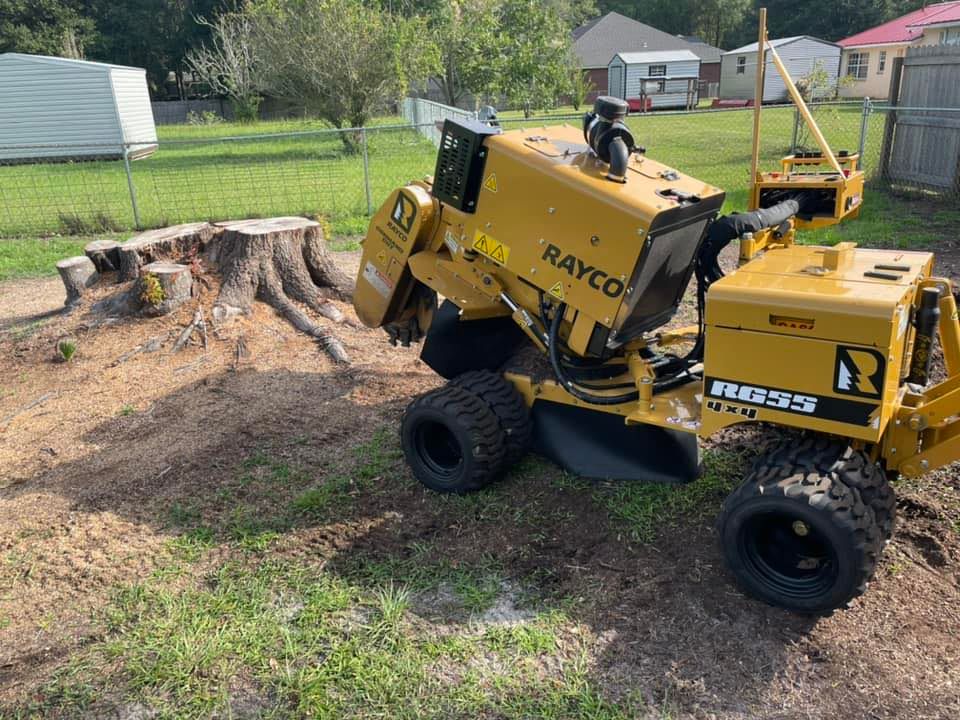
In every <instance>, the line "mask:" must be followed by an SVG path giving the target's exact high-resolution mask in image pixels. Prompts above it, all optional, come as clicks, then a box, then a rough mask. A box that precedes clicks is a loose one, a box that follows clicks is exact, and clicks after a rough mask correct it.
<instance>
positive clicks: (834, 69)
mask: <svg viewBox="0 0 960 720" xmlns="http://www.w3.org/2000/svg"><path fill="white" fill-rule="evenodd" d="M770 44H771V45H772V46H773V47H774V49H775V50H776V51H777V54H778V55H779V56H780V59H781V60H783V64H784V65H785V66H786V68H787V72H789V73H790V77H791V78H793V80H794V82H796V81H797V80H799V79H800V78H802V77H804V76H805V75H808V74H809V73H810V71H811V70H813V69H814V68H815V67H816V66H817V64H818V63H819V64H820V66H821V67H823V69H824V71H826V73H827V77H828V79H829V81H830V84H831V85H836V82H837V75H838V73H839V72H840V46H839V45H837V44H836V43H832V42H828V41H827V40H821V39H820V38H815V37H811V36H810V35H798V36H796V37H788V38H780V39H779V40H771V41H770ZM757 57H758V53H757V43H751V44H750V45H744V46H743V47H741V48H737V49H736V50H730V51H729V52H725V53H724V54H723V57H722V58H721V60H720V99H721V100H752V99H753V98H754V95H755V92H756V91H755V85H756V81H757ZM788 100H789V97H788V93H787V86H786V84H785V83H784V82H783V78H782V77H780V71H779V70H777V66H776V65H774V64H773V58H772V57H771V56H770V54H769V53H767V54H766V69H765V74H764V80H763V102H765V103H777V102H787V101H788Z"/></svg>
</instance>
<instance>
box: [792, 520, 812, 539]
mask: <svg viewBox="0 0 960 720" xmlns="http://www.w3.org/2000/svg"><path fill="white" fill-rule="evenodd" d="M793 532H794V533H796V534H797V535H799V536H800V537H806V536H807V535H809V534H810V526H809V525H807V524H806V523H805V522H803V520H794V521H793Z"/></svg>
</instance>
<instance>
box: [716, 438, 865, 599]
mask: <svg viewBox="0 0 960 720" xmlns="http://www.w3.org/2000/svg"><path fill="white" fill-rule="evenodd" d="M863 460H864V456H863V454H862V453H860V452H859V451H853V450H850V451H849V452H847V451H846V450H845V449H844V448H842V447H840V446H839V445H838V443H837V442H835V441H832V440H830V439H828V438H821V437H816V436H813V437H804V438H800V439H797V438H794V439H793V440H791V441H789V442H787V443H784V444H783V445H781V446H779V447H777V448H775V449H774V450H773V451H771V452H769V453H768V454H767V455H765V456H764V457H763V458H761V459H760V460H759V461H758V462H757V464H756V465H755V467H754V469H753V471H752V472H751V473H750V475H749V476H748V477H747V479H746V481H745V482H744V483H743V485H741V486H740V487H739V488H738V489H737V490H735V491H734V492H733V493H732V494H731V495H730V497H729V498H727V500H726V502H725V503H724V506H723V510H722V511H721V513H720V517H719V518H718V523H717V524H718V530H719V535H720V542H721V549H722V552H723V554H724V557H725V559H726V561H727V565H728V567H729V569H730V571H731V572H732V573H733V575H734V577H735V578H736V580H737V582H738V584H739V585H740V586H741V587H742V588H743V589H744V591H746V592H747V593H748V594H750V595H752V596H754V597H756V598H758V599H760V600H763V601H765V602H767V603H769V604H771V605H775V606H778V607H783V608H786V609H788V610H793V611H795V612H800V613H807V614H829V613H830V612H831V611H832V610H835V609H836V608H840V607H844V606H846V605H848V604H849V602H850V601H851V600H853V598H855V597H857V596H859V595H862V594H863V593H864V592H865V591H866V589H867V585H868V583H869V581H870V579H871V578H872V577H873V574H874V571H875V570H876V566H877V559H878V557H879V555H880V550H881V547H882V538H881V529H880V527H878V525H877V523H876V518H875V515H874V511H873V509H872V508H871V507H870V506H869V505H868V504H867V503H866V502H864V500H863V498H862V497H861V494H860V491H859V490H858V489H857V488H856V487H855V486H852V485H848V484H847V483H845V482H844V478H848V479H849V478H854V480H855V481H856V482H861V480H862V477H861V476H862V475H863V474H864V473H863V468H864V467H866V466H865V465H864V463H863ZM868 465H869V460H868Z"/></svg>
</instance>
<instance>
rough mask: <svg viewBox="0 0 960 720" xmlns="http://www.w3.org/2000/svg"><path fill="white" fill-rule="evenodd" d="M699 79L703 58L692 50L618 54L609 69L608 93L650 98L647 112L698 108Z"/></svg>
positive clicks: (619, 95) (626, 98)
mask: <svg viewBox="0 0 960 720" xmlns="http://www.w3.org/2000/svg"><path fill="white" fill-rule="evenodd" d="M699 76H700V58H699V57H697V56H696V55H695V54H694V53H692V52H691V51H689V50H663V51H658V52H624V53H617V54H616V55H614V56H613V59H611V60H610V63H609V65H608V66H607V86H608V87H607V93H608V94H609V95H613V96H614V97H618V98H623V99H624V100H627V101H630V100H632V99H636V98H640V97H645V98H648V102H647V104H646V105H647V108H653V109H657V108H671V107H686V106H688V105H690V104H691V103H692V104H693V105H696V104H697V97H696V88H697V82H696V81H697V80H698V78H699ZM691 80H692V81H693V82H691ZM691 91H692V94H693V97H692V98H691V97H690V96H691Z"/></svg>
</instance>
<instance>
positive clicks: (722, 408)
mask: <svg viewBox="0 0 960 720" xmlns="http://www.w3.org/2000/svg"><path fill="white" fill-rule="evenodd" d="M764 24H765V23H764V22H763V18H762V15H761V28H763V26H764ZM759 46H760V47H761V48H765V49H766V52H768V53H769V55H770V56H771V58H772V60H773V64H774V65H775V66H776V67H777V68H778V70H779V72H780V74H781V75H782V76H783V77H784V78H785V79H786V84H787V86H788V90H789V91H790V94H791V96H792V97H793V100H794V103H795V104H796V105H797V107H798V109H799V111H800V113H801V115H802V116H803V117H804V118H805V120H806V122H807V124H808V127H809V128H810V131H811V134H812V135H813V137H814V138H815V139H816V140H817V142H818V144H819V146H820V151H821V152H819V153H803V154H798V155H792V156H790V157H787V158H785V159H784V160H783V166H782V168H781V169H780V170H778V171H776V172H762V173H761V172H758V171H757V158H758V152H757V147H758V138H759V129H760V115H761V107H760V103H759V102H757V104H756V107H755V111H754V112H755V123H754V154H753V169H752V175H751V178H752V183H751V196H750V210H749V211H748V212H744V213H738V214H732V215H727V216H723V217H720V216H719V211H720V209H721V205H722V204H723V202H724V193H723V191H722V190H720V189H718V188H716V187H713V186H711V185H709V184H706V183H704V182H701V181H699V180H697V179H695V178H693V177H690V176H689V175H685V174H684V173H683V172H682V171H680V170H677V169H674V168H671V167H668V166H666V165H664V164H662V163H659V162H657V161H656V160H654V159H653V158H651V157H648V156H646V154H645V151H644V149H643V148H641V147H639V146H638V144H637V143H636V141H635V139H634V136H633V133H632V132H631V130H630V128H629V127H628V126H627V124H626V123H625V115H626V113H627V106H626V103H625V102H623V101H622V100H618V99H615V98H609V97H604V98H600V99H599V100H597V102H596V105H595V107H594V110H593V112H590V113H588V114H587V115H586V117H585V118H584V123H583V127H582V128H580V127H576V128H575V127H572V126H569V125H562V126H557V127H546V128H538V129H536V130H526V129H520V130H511V131H506V132H505V131H502V129H501V128H499V127H492V126H490V125H487V124H482V123H480V122H469V121H468V122H459V121H453V120H447V121H446V122H445V123H444V125H443V128H442V137H441V141H440V147H439V151H438V157H437V164H436V170H435V173H434V175H433V177H432V178H428V179H427V180H425V181H422V182H420V181H418V182H412V183H410V184H408V185H406V186H405V187H401V188H399V189H397V190H395V191H394V192H393V193H392V194H391V196H390V197H389V198H388V200H387V201H386V203H385V204H384V205H383V206H382V208H381V209H380V210H379V212H378V213H377V214H376V216H375V217H374V218H373V219H372V221H371V223H370V228H369V232H368V234H367V237H366V239H365V241H364V245H363V257H362V260H361V265H360V272H359V277H358V280H357V287H356V293H355V306H356V310H357V313H358V315H359V317H360V319H361V320H362V321H363V322H364V323H365V324H366V325H368V326H370V327H382V328H385V329H386V331H387V332H388V334H389V337H390V339H391V340H392V341H393V343H394V344H396V343H398V342H399V343H400V344H402V345H404V346H408V345H409V344H410V343H411V342H415V341H419V340H421V339H422V340H423V345H422V350H421V358H422V360H423V361H424V362H425V363H426V364H427V365H428V366H430V367H431V368H432V369H433V370H434V371H436V372H437V373H438V374H439V375H441V376H442V377H444V378H446V379H447V380H448V381H449V382H448V383H447V384H446V385H445V386H443V387H441V388H439V389H437V390H433V391H431V392H428V393H426V394H424V395H422V396H420V397H418V398H416V399H415V400H414V401H413V402H412V403H411V404H410V406H409V407H408V408H407V410H406V413H405V415H404V417H403V421H402V428H401V438H402V446H403V450H404V453H405V456H406V460H407V462H408V463H409V466H410V468H411V469H412V471H413V474H414V475H415V476H416V477H417V478H418V479H419V480H420V481H421V482H422V483H423V484H424V485H426V486H427V487H429V488H432V489H434V490H437V491H441V492H455V493H464V492H469V491H474V490H479V489H480V488H483V487H484V486H486V485H487V484H489V483H490V482H492V481H494V480H495V479H497V478H498V477H500V476H501V475H502V474H503V473H504V471H505V470H506V469H507V468H509V467H510V465H511V464H512V463H514V462H516V461H517V460H518V459H519V458H520V457H521V456H522V455H523V453H524V452H526V451H527V450H528V449H533V450H535V451H536V452H538V453H540V454H541V455H544V456H546V457H548V458H550V459H551V460H553V461H554V462H556V463H557V464H558V465H559V466H561V467H563V468H565V469H566V470H568V471H570V472H572V473H576V474H578V475H580V476H583V477H589V478H607V479H621V480H646V481H659V482H688V481H691V480H694V479H695V478H697V477H698V475H699V473H700V460H699V454H698V445H697V443H698V438H700V437H707V436H710V435H712V434H714V433H716V432H718V431H720V430H722V429H724V428H729V427H730V426H733V425H737V424H746V423H753V424H757V423H762V424H763V428H764V434H766V435H779V436H780V437H781V442H779V443H776V442H775V443H771V448H772V449H769V450H768V451H767V452H766V453H765V454H763V455H762V456H761V457H760V458H759V459H758V460H757V461H756V464H755V465H754V467H753V469H752V470H751V471H750V472H749V474H748V475H747V476H746V478H745V479H744V481H743V483H742V484H741V485H740V486H739V487H738V488H737V489H736V490H734V491H733V492H732V494H731V495H730V496H729V497H728V498H727V500H726V501H725V503H724V506H723V509H722V511H721V514H720V517H719V520H718V531H719V537H720V543H721V547H722V551H723V554H724V557H725V560H726V562H727V565H728V567H729V569H730V571H731V573H732V574H733V576H734V577H735V578H736V580H737V581H738V583H739V584H740V586H741V587H742V588H743V589H744V590H745V591H747V592H748V593H749V594H751V595H753V596H755V597H758V598H760V599H762V600H764V601H766V602H769V603H771V604H774V605H777V606H780V607H784V608H788V609H791V610H794V611H797V612H801V613H810V614H819V613H827V612H829V611H831V610H833V609H835V608H838V607H843V606H845V605H847V604H848V603H849V601H850V600H851V599H852V598H854V597H856V596H858V595H860V594H861V593H863V592H864V590H865V589H866V586H867V584H868V583H869V581H870V579H871V577H872V575H873V573H874V570H875V568H876V564H877V560H878V557H879V556H880V554H881V552H882V550H883V547H884V545H885V543H886V542H887V541H888V540H889V538H890V535H891V532H892V530H893V524H894V509H895V499H894V494H893V490H892V488H891V485H890V481H891V479H895V478H896V477H897V476H898V475H903V476H906V477H916V476H919V475H922V474H924V473H926V472H929V471H932V470H934V469H936V468H939V467H942V466H944V465H946V464H949V463H951V462H953V461H954V460H956V459H958V457H960V325H958V321H957V301H956V297H955V289H954V287H953V286H952V284H951V282H950V280H949V279H946V278H940V277H935V276H934V275H933V263H934V258H933V256H932V255H931V254H930V253H925V252H903V251H898V250H869V249H860V248H857V247H855V246H854V245H853V244H852V243H841V244H839V245H837V246H835V247H816V246H811V245H801V244H798V243H797V242H796V233H797V232H798V231H802V230H804V229H812V228H820V227H824V226H827V225H830V224H834V223H838V222H840V221H842V220H846V219H850V218H853V217H855V216H856V215H858V214H859V210H860V205H861V202H862V200H863V173H862V171H861V170H859V169H858V167H857V166H858V159H859V158H858V156H857V155H856V154H843V153H837V154H834V153H833V151H832V150H831V149H830V147H829V146H828V145H827V143H826V141H825V140H824V138H823V136H822V134H821V133H820V131H819V129H818V128H817V126H816V123H815V122H814V119H813V117H812V116H811V115H810V113H809V111H808V109H807V107H806V105H805V104H804V102H803V99H802V97H801V96H800V94H799V93H798V92H797V89H796V87H795V86H794V84H793V82H792V81H790V80H789V75H788V73H787V71H786V68H785V67H784V66H783V63H782V62H781V60H780V58H779V57H778V56H777V54H776V51H775V50H774V48H773V47H771V46H770V45H769V43H767V42H766V37H765V32H764V30H761V35H760V45H759ZM758 65H759V67H760V68H764V67H765V62H764V59H763V55H762V54H761V60H760V61H759V63H758ZM758 75H760V77H759V78H758V87H760V88H762V83H763V79H762V73H758ZM733 240H738V241H739V247H740V266H739V268H738V269H737V270H736V271H735V272H732V273H731V274H729V275H726V276H725V275H724V273H723V272H722V271H721V268H720V265H719V263H718V255H719V253H720V251H721V250H722V249H723V248H724V247H725V246H726V245H728V244H729V243H730V242H731V241H733ZM694 278H695V279H696V294H695V298H696V303H695V306H696V313H697V316H698V317H697V320H696V322H695V323H692V324H690V325H689V326H688V327H674V324H675V323H674V324H670V326H669V329H665V328H666V326H667V325H668V323H670V321H671V320H673V319H674V316H675V314H676V313H677V311H678V308H680V305H681V300H682V299H683V297H684V295H685V292H686V290H687V286H688V285H689V284H691V283H690V281H691V280H692V279H694ZM438 296H442V298H443V302H442V303H441V304H440V305H439V307H438V306H437V298H438ZM692 319H693V314H692V312H691V320H692ZM938 341H939V345H940V348H941V350H942V355H943V361H944V366H945V371H946V372H945V375H946V379H944V380H942V381H941V382H938V383H936V384H933V383H932V382H931V381H930V375H931V358H932V355H933V349H934V345H935V344H936V343H937V342H938Z"/></svg>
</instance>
